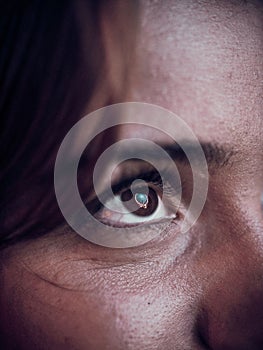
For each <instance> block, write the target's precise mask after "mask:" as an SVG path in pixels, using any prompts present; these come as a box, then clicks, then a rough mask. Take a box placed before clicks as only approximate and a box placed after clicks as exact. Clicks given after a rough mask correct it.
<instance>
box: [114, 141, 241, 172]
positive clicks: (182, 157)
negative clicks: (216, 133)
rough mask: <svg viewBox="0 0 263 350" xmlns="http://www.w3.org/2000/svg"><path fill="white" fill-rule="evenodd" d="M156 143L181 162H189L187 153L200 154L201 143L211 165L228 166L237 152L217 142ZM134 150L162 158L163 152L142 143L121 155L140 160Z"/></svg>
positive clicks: (151, 156)
mask: <svg viewBox="0 0 263 350" xmlns="http://www.w3.org/2000/svg"><path fill="white" fill-rule="evenodd" d="M155 144H156V145H158V146H160V147H161V148H162V150H163V151H164V152H166V153H167V154H168V155H169V156H170V157H171V158H172V159H173V160H174V161H177V162H180V163H182V164H189V160H188V157H187V154H191V155H192V156H195V155H196V156H198V155H199V154H200V145H201V148H202V150H203V152H204V156H205V158H206V161H207V164H208V166H210V167H216V168H221V167H226V166H227V165H229V164H230V161H231V159H232V158H233V156H234V154H235V152H234V150H232V149H229V148H228V147H226V146H222V145H218V144H216V143H210V142H204V143H200V144H196V143H189V142H184V143H182V142H181V144H180V145H179V144H177V143H174V144H160V143H156V142H155ZM134 152H136V154H138V155H139V154H143V155H144V156H145V155H146V156H147V157H149V159H154V160H162V159H163V156H162V153H158V152H156V151H155V150H154V149H151V148H150V147H149V148H147V149H146V148H142V147H141V146H140V145H139V146H136V147H133V148H132V149H131V148H130V149H126V148H125V149H123V150H121V152H120V154H119V156H120V157H122V156H123V155H125V158H126V159H130V160H132V159H134V160H135V159H137V160H140V158H139V157H134Z"/></svg>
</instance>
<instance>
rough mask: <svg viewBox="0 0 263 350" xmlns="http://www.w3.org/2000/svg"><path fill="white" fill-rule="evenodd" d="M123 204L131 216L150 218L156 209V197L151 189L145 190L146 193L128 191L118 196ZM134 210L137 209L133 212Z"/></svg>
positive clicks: (138, 190) (140, 190)
mask: <svg viewBox="0 0 263 350" xmlns="http://www.w3.org/2000/svg"><path fill="white" fill-rule="evenodd" d="M120 198H121V200H122V201H123V204H124V205H125V206H126V208H127V209H128V210H130V211H131V213H132V214H134V215H137V216H150V215H152V214H153V213H154V212H155V210H156V209H157V208H158V203H159V199H158V195H157V193H156V192H155V191H154V190H153V189H152V188H151V187H148V188H147V193H145V191H143V189H137V191H136V193H132V191H131V190H130V189H128V190H126V191H124V192H122V194H121V196H120ZM134 208H138V209H137V210H135V211H134Z"/></svg>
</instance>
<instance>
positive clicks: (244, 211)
mask: <svg viewBox="0 0 263 350" xmlns="http://www.w3.org/2000/svg"><path fill="white" fill-rule="evenodd" d="M139 41H140V42H139V47H138V62H137V64H138V68H137V74H136V75H135V76H134V81H133V89H132V96H131V99H132V100H136V101H141V102H148V103H154V104H157V105H160V106H162V107H165V108H167V109H169V110H171V111H172V112H174V113H175V114H177V115H179V116H180V117H181V118H182V119H184V120H185V121H186V122H187V123H188V124H189V126H190V127H191V128H192V129H193V131H194V132H195V134H196V135H197V137H198V138H199V140H200V141H202V142H211V143H213V144H217V145H220V147H222V148H225V149H228V150H231V154H232V157H231V161H230V162H229V163H228V164H227V165H226V166H224V167H220V168H217V169H216V168H210V187H209V193H208V198H207V203H206V206H205V208H204V210H203V213H202V215H201V217H200V219H199V221H198V222H197V223H196V224H195V226H194V227H193V228H192V229H191V232H190V233H189V235H188V236H187V237H183V236H182V235H181V234H180V231H179V230H178V228H177V226H176V225H174V226H173V227H172V228H171V230H170V232H169V234H168V236H167V237H165V238H164V237H160V238H158V239H155V240H154V241H153V242H149V243H148V244H146V245H145V246H141V247H137V248H133V249H121V250H118V249H108V248H104V247H99V246H94V245H92V244H91V243H89V242H88V241H85V240H84V239H82V238H81V237H80V236H78V235H77V234H74V233H72V232H70V231H69V229H68V228H63V229H61V228H60V229H58V230H56V231H54V232H51V233H50V234H48V235H46V236H44V237H42V238H39V239H34V240H31V241H28V242H24V243H19V244H17V245H15V246H12V247H10V248H7V249H6V250H5V251H3V252H2V253H1V255H0V256H1V269H0V281H1V292H0V309H1V313H0V336H2V338H3V339H0V340H1V342H3V343H4V344H6V349H14V348H16V349H56V350H57V349H94V350H100V349H114V350H123V349H132V350H136V349H145V350H147V349H149V350H150V349H151V350H153V349H161V350H175V349H178V350H182V349H189V350H190V349H191V350H193V349H197V350H198V349H208V348H210V349H224V350H227V349H239V350H240V349H251V350H253V349H262V348H263V334H262V329H263V277H262V276H263V224H262V222H263V220H262V208H261V205H260V197H261V193H262V190H263V175H262V174H263V157H262V149H263V118H262V111H263V102H262V101H263V100H262V96H263V85H262V82H263V6H262V5H260V3H259V2H254V1H253V2H248V3H244V2H241V1H234V0H233V1H225V0H224V1H194V0H187V1H183V0H175V1H169V0H168V1H165V2H164V1H144V2H143V4H142V29H141V32H140V33H139ZM135 135H136V136H137V135H139V136H140V137H148V138H149V139H156V138H157V139H158V135H152V134H149V133H148V131H147V130H143V129H142V128H130V129H127V130H126V131H125V130H124V131H123V132H122V133H121V134H120V135H119V136H120V138H122V137H127V136H133V137H134V136H135Z"/></svg>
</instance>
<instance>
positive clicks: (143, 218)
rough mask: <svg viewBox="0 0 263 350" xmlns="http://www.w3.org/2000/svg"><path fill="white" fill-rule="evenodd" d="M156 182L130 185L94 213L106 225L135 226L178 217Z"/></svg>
mask: <svg viewBox="0 0 263 350" xmlns="http://www.w3.org/2000/svg"><path fill="white" fill-rule="evenodd" d="M165 197H166V196H165V195H164V194H163V192H162V188H161V187H160V186H158V185H156V184H150V183H148V184H146V185H145V186H143V187H142V186H137V187H136V186H135V187H132V185H130V186H128V187H127V188H124V189H122V190H121V191H119V192H117V193H115V194H114V196H112V197H111V198H108V199H107V200H106V201H105V203H104V206H102V207H101V208H100V209H99V210H98V211H97V212H96V213H95V215H94V217H95V218H96V219H97V220H99V221H100V222H103V223H104V224H106V225H109V226H113V227H119V228H121V227H133V226H139V225H145V224H148V225H149V224H154V223H160V222H163V221H166V220H171V218H172V219H173V218H175V217H176V212H175V210H174V207H173V206H172V205H171V203H169V200H168V198H165Z"/></svg>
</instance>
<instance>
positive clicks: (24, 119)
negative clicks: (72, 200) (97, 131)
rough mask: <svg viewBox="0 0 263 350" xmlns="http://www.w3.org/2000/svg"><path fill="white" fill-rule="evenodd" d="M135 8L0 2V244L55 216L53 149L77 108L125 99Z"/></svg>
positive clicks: (40, 228) (43, 227)
mask: <svg viewBox="0 0 263 350" xmlns="http://www.w3.org/2000/svg"><path fill="white" fill-rule="evenodd" d="M137 13H138V3H137V1H134V0H125V1H123V0H95V1H92V0H90V1H88V0H87V1H85V0H74V1H72V0H64V1H53V0H46V1H42V0H21V1H16V0H9V1H7V2H5V4H4V5H3V4H2V6H1V15H0V27H1V32H0V52H1V53H0V80H1V83H2V84H1V88H0V89H1V90H0V115H1V118H0V123H1V125H0V143H1V147H0V164H1V166H0V183H1V188H0V222H1V224H0V235H1V236H0V237H1V239H0V242H2V243H5V242H12V241H13V240H15V239H17V237H20V238H21V237H27V236H28V235H31V234H32V233H34V234H40V233H41V232H46V231H47V230H49V229H51V228H52V227H54V225H55V223H56V222H57V221H58V216H60V215H58V213H59V210H58V208H57V207H56V206H57V205H56V199H55V194H54V188H53V168H54V162H55V157H56V153H57V150H58V147H59V145H60V143H61V141H62V140H63V138H64V136H65V135H66V133H67V132H68V131H69V129H70V128H71V127H72V126H73V125H74V124H75V123H76V122H77V121H78V120H79V119H80V118H81V117H82V116H83V115H84V114H85V113H87V112H90V111H92V110H94V109H96V108H99V107H102V106H105V105H108V104H112V103H115V102H120V101H123V100H125V98H126V93H127V91H128V85H129V79H128V78H129V76H130V75H129V71H130V66H131V62H132V60H133V57H132V53H133V52H134V50H133V47H134V43H135V35H134V33H135V32H136V26H137V22H138V21H137V19H138V16H137ZM33 194H34V195H33ZM54 212H56V214H54ZM60 219H61V216H60Z"/></svg>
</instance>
